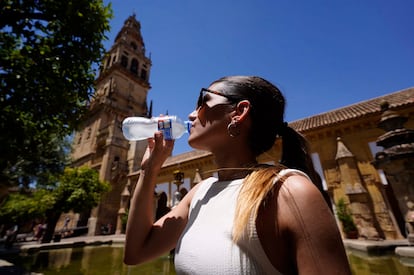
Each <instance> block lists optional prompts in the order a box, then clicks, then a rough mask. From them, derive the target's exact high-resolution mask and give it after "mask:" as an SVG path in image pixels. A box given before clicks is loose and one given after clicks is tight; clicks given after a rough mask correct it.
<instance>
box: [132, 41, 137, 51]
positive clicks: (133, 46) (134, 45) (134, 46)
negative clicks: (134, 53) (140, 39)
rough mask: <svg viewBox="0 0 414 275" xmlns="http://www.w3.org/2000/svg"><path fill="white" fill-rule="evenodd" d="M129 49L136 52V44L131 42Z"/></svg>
mask: <svg viewBox="0 0 414 275" xmlns="http://www.w3.org/2000/svg"><path fill="white" fill-rule="evenodd" d="M131 47H132V48H133V49H134V50H136V49H137V48H138V47H137V44H135V43H134V42H131Z"/></svg>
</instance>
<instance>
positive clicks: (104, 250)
mask: <svg viewBox="0 0 414 275" xmlns="http://www.w3.org/2000/svg"><path fill="white" fill-rule="evenodd" d="M123 249H124V248H123V245H121V244H120V245H108V246H86V247H78V248H69V249H55V250H49V251H40V252H37V253H34V254H31V255H20V256H19V257H13V258H10V259H6V260H8V261H9V262H12V263H14V264H15V265H16V266H20V267H23V268H24V269H25V270H26V271H27V272H33V273H40V274H45V275H46V274H68V275H69V274H70V275H74V274H84V275H92V274H111V275H112V274H114V275H124V274H125V275H130V274H131V275H133V274H141V275H142V274H143V275H147V274H148V275H154V274H155V275H158V274H159V275H170V274H172V275H174V274H175V271H174V262H173V260H172V259H171V258H170V257H169V256H168V255H165V256H163V257H160V258H158V259H157V260H155V261H152V262H149V263H146V264H142V265H139V266H127V265H125V264H123V262H122V257H123ZM347 254H348V258H349V260H350V264H351V269H352V273H353V274H355V275H371V274H384V275H385V274H386V275H390V274H392V275H394V274H396V275H398V274H401V275H409V274H413V275H414V259H412V258H401V257H397V256H394V255H393V254H390V255H381V256H368V255H367V254H366V253H363V252H360V251H354V250H348V251H347Z"/></svg>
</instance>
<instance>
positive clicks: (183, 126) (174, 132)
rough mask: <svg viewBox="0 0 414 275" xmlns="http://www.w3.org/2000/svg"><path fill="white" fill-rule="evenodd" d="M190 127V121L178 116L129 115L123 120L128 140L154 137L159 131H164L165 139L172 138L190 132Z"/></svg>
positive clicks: (125, 135)
mask: <svg viewBox="0 0 414 275" xmlns="http://www.w3.org/2000/svg"><path fill="white" fill-rule="evenodd" d="M190 127H191V122H190V121H185V122H182V121H181V120H180V119H179V118H178V117H177V116H160V117H152V118H146V117H127V118H126V119H124V121H123V122H122V133H123V134H124V137H125V138H126V139H128V140H143V139H147V138H150V137H153V136H154V133H155V132H157V131H162V132H163V134H164V139H169V140H171V139H177V138H180V137H182V135H183V134H184V133H189V132H190Z"/></svg>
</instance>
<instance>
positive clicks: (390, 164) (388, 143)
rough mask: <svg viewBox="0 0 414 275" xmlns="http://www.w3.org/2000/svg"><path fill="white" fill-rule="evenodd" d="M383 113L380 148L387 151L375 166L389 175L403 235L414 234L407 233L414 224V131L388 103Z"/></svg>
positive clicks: (394, 210) (395, 211)
mask: <svg viewBox="0 0 414 275" xmlns="http://www.w3.org/2000/svg"><path fill="white" fill-rule="evenodd" d="M381 111H382V116H381V120H380V122H379V124H378V127H379V128H381V129H383V130H384V131H385V133H384V134H383V135H381V136H380V137H378V139H377V145H379V146H382V147H383V148H384V149H383V151H381V152H378V153H377V154H376V155H375V160H374V161H373V164H374V166H375V167H376V168H377V169H382V170H383V171H384V173H385V176H386V178H387V181H388V186H386V188H387V191H388V192H387V195H388V196H389V197H391V199H390V201H391V202H393V203H392V205H391V206H392V210H393V212H394V215H395V216H396V217H397V220H398V223H399V227H400V230H401V233H403V234H407V233H410V234H414V232H406V230H407V228H406V226H407V225H406V224H405V223H406V222H409V223H411V225H413V224H414V214H413V213H414V186H413V182H414V130H411V129H407V128H405V127H404V124H405V123H406V122H407V121H408V118H407V117H404V116H402V115H400V114H399V113H397V112H396V111H393V110H391V109H390V107H389V103H388V102H382V103H381ZM410 231H412V229H411V230H410ZM413 238H414V236H411V239H413Z"/></svg>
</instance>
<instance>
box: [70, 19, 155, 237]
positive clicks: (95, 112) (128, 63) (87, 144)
mask: <svg viewBox="0 0 414 275" xmlns="http://www.w3.org/2000/svg"><path fill="white" fill-rule="evenodd" d="M151 65H152V64H151V60H150V58H149V57H147V56H146V55H145V46H144V41H143V39H142V35H141V25H140V23H139V22H138V21H137V20H136V18H135V15H132V16H130V17H129V18H127V19H126V20H125V22H124V25H123V27H122V29H121V30H120V31H119V33H118V35H117V36H116V38H115V41H114V44H113V45H112V47H111V49H110V50H109V51H108V52H107V54H106V55H105V58H104V60H103V62H102V64H101V67H100V73H99V76H98V78H97V79H96V90H95V94H94V97H93V99H92V100H91V104H90V111H89V114H88V116H87V117H86V119H85V121H84V122H83V124H82V127H81V128H80V130H79V131H78V132H77V133H76V134H75V138H74V143H73V152H72V160H73V165H74V166H82V165H87V166H90V167H92V168H94V169H96V170H98V171H99V176H100V179H101V180H105V181H107V182H109V183H110V184H111V190H110V192H109V193H107V194H106V195H105V196H104V198H103V199H102V201H101V203H100V204H99V206H98V207H96V208H95V209H93V210H92V212H91V213H82V214H81V217H80V220H79V222H78V225H79V226H80V225H86V223H87V225H88V230H89V235H95V234H101V233H102V232H101V227H102V226H107V228H106V229H107V232H106V233H113V232H114V231H115V225H116V223H117V215H118V210H119V206H120V200H121V196H122V191H123V190H124V187H125V184H126V182H127V174H128V173H129V171H133V170H137V169H138V168H137V167H138V164H139V163H140V160H141V158H142V155H143V153H144V150H145V147H146V141H143V142H128V141H127V140H126V139H125V138H124V137H123V135H122V131H121V123H122V121H123V120H124V118H126V117H128V116H150V115H151V114H150V112H151V111H149V110H148V107H147V94H148V90H149V89H150V88H151V86H150V83H149V76H150V70H151ZM108 225H109V226H108ZM108 229H109V232H108Z"/></svg>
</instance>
